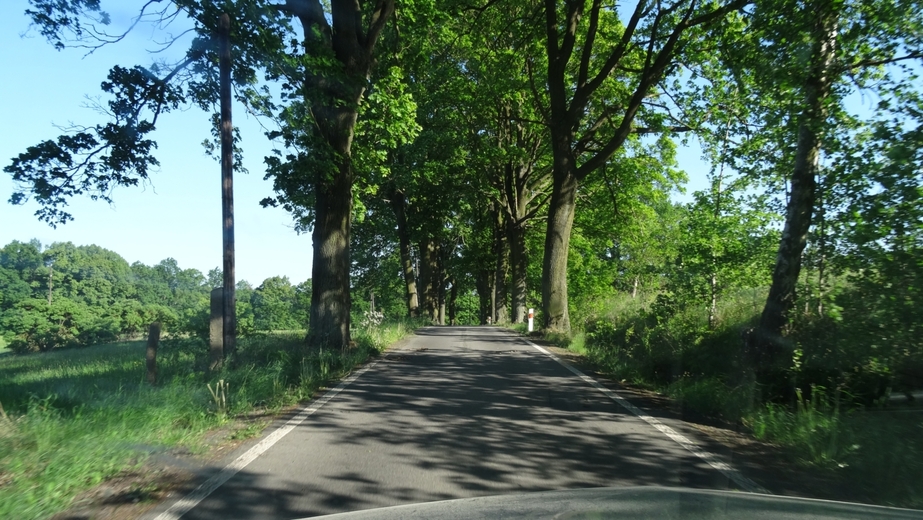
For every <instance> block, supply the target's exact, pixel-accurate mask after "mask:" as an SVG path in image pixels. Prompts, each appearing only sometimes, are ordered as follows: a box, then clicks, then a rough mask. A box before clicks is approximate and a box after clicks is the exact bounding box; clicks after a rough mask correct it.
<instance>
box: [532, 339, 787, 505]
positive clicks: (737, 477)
mask: <svg viewBox="0 0 923 520" xmlns="http://www.w3.org/2000/svg"><path fill="white" fill-rule="evenodd" d="M521 339H522V340H523V341H525V342H526V343H528V344H529V345H532V347H534V348H535V349H536V350H538V351H539V352H541V353H542V354H545V355H546V356H548V357H550V358H551V359H553V360H555V361H557V362H558V364H560V365H561V366H563V367H564V368H566V369H568V370H570V371H571V372H572V373H573V374H574V375H576V376H577V377H579V378H580V379H582V380H583V381H584V382H585V383H587V384H588V385H590V386H592V387H593V388H595V389H597V390H599V391H600V392H602V393H603V394H604V395H605V396H606V397H608V398H609V399H612V400H613V401H615V402H616V403H617V404H618V405H619V406H621V407H622V408H624V409H626V410H628V411H629V412H631V413H632V414H634V415H635V416H636V417H638V418H639V419H641V420H642V421H644V422H646V423H647V424H649V425H651V426H653V427H654V429H656V430H657V431H659V432H660V433H662V434H664V435H666V436H667V437H669V438H671V439H673V440H674V441H675V442H676V443H677V444H679V445H680V446H682V447H683V448H686V449H687V450H688V451H689V452H691V453H692V454H693V455H695V456H696V457H699V458H700V459H702V460H704V461H705V462H707V463H708V465H709V466H711V467H713V468H715V469H716V470H718V471H720V472H721V473H722V474H723V475H724V476H726V477H727V478H729V479H731V481H733V482H734V483H735V484H737V485H738V486H740V487H741V488H742V489H743V490H744V491H749V492H750V493H761V494H764V495H771V494H772V493H770V492H769V490H768V489H766V488H764V487H762V486H760V485H759V484H757V483H756V482H754V481H752V480H750V479H748V478H747V477H745V476H743V475H742V474H741V473H740V472H739V471H737V469H735V468H734V467H733V466H731V465H730V464H728V463H727V462H724V461H723V460H721V457H719V456H718V455H715V454H714V453H711V452H710V451H706V450H704V449H703V448H701V447H700V446H699V445H698V444H696V443H695V442H693V441H692V440H691V439H689V438H688V437H686V436H685V435H683V434H681V433H679V432H677V431H676V430H674V429H673V428H670V427H669V426H667V425H666V424H664V423H662V422H660V420H659V419H657V418H656V417H652V416H650V415H648V414H646V413H644V410H642V409H640V408H638V407H637V406H635V405H633V404H631V403H630V402H628V400H627V399H625V398H624V397H622V396H620V395H619V394H617V393H615V392H613V391H612V390H609V389H608V388H606V387H605V386H603V385H602V384H600V383H599V382H598V381H596V380H595V379H593V378H592V377H590V376H588V375H586V374H584V373H583V372H581V371H580V370H578V369H577V368H575V367H574V366H573V365H571V364H570V363H568V362H567V361H564V360H563V359H561V358H560V357H558V356H556V355H554V354H553V353H551V352H550V351H549V350H548V349H545V348H543V347H540V346H538V345H536V344H535V343H532V342H531V341H529V340H527V339H525V338H521Z"/></svg>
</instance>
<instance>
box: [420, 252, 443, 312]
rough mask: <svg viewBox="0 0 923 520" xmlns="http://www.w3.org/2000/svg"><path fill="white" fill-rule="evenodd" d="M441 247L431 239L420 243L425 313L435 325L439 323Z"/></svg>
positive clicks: (421, 282) (421, 280)
mask: <svg viewBox="0 0 923 520" xmlns="http://www.w3.org/2000/svg"><path fill="white" fill-rule="evenodd" d="M438 276H439V247H438V243H437V242H436V240H434V239H433V238H431V237H428V238H426V239H424V240H423V241H422V242H420V285H421V287H422V288H423V313H424V316H426V318H427V319H429V320H430V321H432V322H433V323H438V321H439V285H438V284H437V282H436V278H437V277H438Z"/></svg>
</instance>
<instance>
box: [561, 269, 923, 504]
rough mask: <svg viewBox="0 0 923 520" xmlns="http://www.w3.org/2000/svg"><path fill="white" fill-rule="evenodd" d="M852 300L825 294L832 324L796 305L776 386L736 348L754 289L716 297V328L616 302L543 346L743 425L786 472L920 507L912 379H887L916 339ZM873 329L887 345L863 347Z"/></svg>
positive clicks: (921, 447) (662, 299) (756, 302)
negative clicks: (768, 446) (788, 360)
mask: <svg viewBox="0 0 923 520" xmlns="http://www.w3.org/2000/svg"><path fill="white" fill-rule="evenodd" d="M861 290H862V288H861V286H859V285H853V284H848V285H844V286H842V287H839V288H838V289H837V290H836V291H834V292H835V293H836V294H837V295H838V296H837V297H836V298H832V299H831V300H830V302H829V305H831V306H833V307H834V308H835V309H837V311H836V312H837V318H836V319H832V318H827V319H822V318H819V317H818V316H817V315H816V312H815V313H811V312H810V311H809V312H804V306H803V305H802V306H801V309H802V313H800V314H799V318H798V319H797V320H795V325H794V326H793V327H792V329H791V330H790V332H789V336H788V338H789V340H790V341H791V344H792V345H793V349H794V351H795V353H796V354H795V355H794V359H795V362H794V363H793V364H792V365H791V366H789V367H785V368H784V369H782V370H779V371H778V372H777V373H775V374H774V375H773V378H774V379H772V378H770V379H763V380H760V381H758V380H757V378H756V377H755V375H754V374H753V373H752V372H751V371H750V365H749V364H748V363H747V360H746V357H745V355H746V354H745V349H744V348H743V345H744V339H745V336H746V334H747V332H748V331H750V330H751V329H752V327H753V326H754V324H755V323H756V321H757V320H758V319H759V309H760V306H761V304H762V302H763V299H764V298H765V294H764V292H763V291H762V290H742V291H739V292H737V293H736V294H734V295H732V296H729V297H727V298H724V299H723V300H722V301H721V304H720V305H719V307H718V309H717V311H718V316H717V317H718V320H717V324H716V326H715V327H714V328H710V327H709V323H708V313H707V312H705V311H703V308H702V306H700V305H694V304H691V303H682V302H677V301H676V299H675V296H674V297H673V298H670V300H672V302H671V301H670V300H668V297H666V296H663V295H658V296H656V297H648V298H644V297H638V298H631V297H630V296H628V295H623V296H620V297H613V298H610V299H609V300H607V307H608V308H607V309H606V310H605V312H604V313H603V315H601V316H598V317H596V318H595V319H591V320H589V321H588V324H587V326H586V330H585V332H581V333H577V334H573V335H564V334H560V333H556V334H549V335H546V339H547V340H549V341H552V342H554V343H556V344H558V345H560V346H564V347H567V348H570V349H572V350H575V351H577V352H580V353H585V355H586V356H587V358H588V360H589V361H590V362H592V363H593V364H594V365H595V366H597V367H598V368H599V369H601V370H602V371H603V372H605V373H606V374H608V375H610V376H611V377H613V378H614V379H616V380H619V381H622V382H623V383H626V384H630V385H634V386H640V387H644V388H648V389H653V390H657V391H659V392H661V393H663V394H665V395H667V396H669V397H671V398H672V400H673V401H674V403H675V405H676V406H677V407H679V408H681V409H682V410H683V412H684V414H685V415H686V416H689V417H693V418H701V419H706V420H711V421H720V422H723V423H725V424H728V425H730V426H735V425H736V427H743V428H744V429H745V430H746V431H749V432H750V433H751V434H752V435H753V436H754V437H756V438H757V439H760V440H764V441H767V442H770V443H773V444H775V445H778V446H780V447H781V448H783V449H784V451H785V452H786V453H788V454H789V456H790V458H791V462H792V464H794V465H798V466H802V467H804V468H809V469H811V470H812V471H818V472H821V473H826V474H828V475H830V476H832V477H833V478H837V479H840V481H841V482H843V485H844V486H848V489H849V490H850V491H849V492H850V493H851V496H852V497H853V499H854V500H860V501H864V502H870V503H877V504H884V505H892V506H902V507H912V508H923V491H921V489H920V487H919V485H918V480H919V475H921V474H923V409H921V408H920V407H919V405H915V403H914V402H912V401H910V402H908V401H907V399H906V397H905V396H904V395H903V390H905V389H907V390H909V389H910V388H912V387H913V386H912V385H913V381H911V380H907V379H905V378H902V377H901V376H900V374H898V373H895V372H894V371H893V370H894V369H893V367H896V366H903V367H909V366H911V365H912V363H910V362H909V361H908V358H909V357H910V354H911V353H914V355H913V356H912V359H919V358H918V357H917V355H916V354H915V353H916V352H919V350H914V349H919V346H920V344H919V341H920V340H919V339H917V338H912V337H910V336H901V335H900V331H901V330H903V329H897V330H888V329H887V327H884V326H883V324H882V323H880V322H876V320H880V319H892V318H893V317H892V318H887V316H890V315H891V313H890V312H888V310H887V308H886V306H885V305H884V304H879V312H878V313H874V314H870V313H868V312H867V307H868V300H869V299H870V298H871V296H870V295H864V297H863V295H862V294H861V293H859V291H861ZM876 331H877V332H878V334H881V335H885V334H887V335H888V337H889V338H890V339H891V340H892V341H894V343H891V344H890V345H889V344H887V343H885V342H883V341H882V342H881V343H880V344H879V345H878V346H877V347H876V348H872V349H870V348H868V344H869V343H868V342H870V341H873V340H874V334H875V332H876ZM584 338H585V339H584ZM784 388H793V389H794V392H793V393H792V394H787V393H786V392H785V391H783V390H782V389H784Z"/></svg>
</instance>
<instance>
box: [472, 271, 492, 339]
mask: <svg viewBox="0 0 923 520" xmlns="http://www.w3.org/2000/svg"><path fill="white" fill-rule="evenodd" d="M492 274H493V273H491V272H490V271H489V270H487V269H481V270H480V271H478V275H477V278H476V279H475V282H474V285H475V288H476V289H477V292H478V319H479V320H480V322H481V325H483V324H485V323H487V318H488V317H490V313H491V312H492V311H493V307H492V305H491V295H492V294H493V290H492V287H491V285H492V284H491V281H492V279H493V276H492Z"/></svg>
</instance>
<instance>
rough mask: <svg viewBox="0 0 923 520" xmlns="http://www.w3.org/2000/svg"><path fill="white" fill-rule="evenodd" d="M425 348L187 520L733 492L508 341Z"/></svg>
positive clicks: (441, 339)
mask: <svg viewBox="0 0 923 520" xmlns="http://www.w3.org/2000/svg"><path fill="white" fill-rule="evenodd" d="M460 333H461V334H460ZM418 336H419V337H418V338H415V339H414V340H413V341H411V342H409V343H408V344H407V346H406V348H405V349H404V350H401V351H395V352H392V353H391V354H390V355H389V356H388V357H386V358H384V359H383V360H382V361H381V362H380V363H379V364H378V365H377V366H375V367H374V369H373V370H371V371H369V372H368V373H366V374H364V375H363V376H362V377H360V378H359V379H358V380H356V381H355V382H353V383H352V385H350V386H349V387H348V388H347V389H346V390H345V391H344V392H343V393H341V394H340V395H338V396H336V398H335V399H334V400H332V401H331V402H330V403H328V405H327V406H325V407H324V408H322V409H321V411H320V412H318V413H317V414H316V415H314V416H312V417H311V418H310V419H308V420H307V421H306V422H304V423H303V424H301V425H300V426H299V427H298V428H296V431H295V432H293V433H292V434H290V435H289V436H288V437H286V440H285V442H284V443H288V444H287V445H288V449H290V450H295V451H296V453H291V454H290V455H285V456H281V457H280V456H279V455H274V456H273V457H277V458H279V459H280V460H274V459H273V458H272V457H270V458H268V459H266V460H262V461H261V460H258V461H257V462H258V463H259V464H257V463H254V464H251V466H250V467H248V468H246V470H245V471H244V472H241V473H240V474H238V475H237V476H236V477H235V478H233V479H232V480H231V481H229V482H228V483H227V484H226V485H225V486H223V487H222V488H221V489H219V490H218V491H217V492H216V493H215V494H214V495H212V496H211V497H210V498H209V499H208V500H206V501H205V502H203V503H202V504H201V505H200V506H199V507H198V508H197V509H195V510H193V511H192V512H191V513H190V514H189V515H187V517H188V518H222V519H224V518H256V517H259V518H296V517H304V516H313V515H321V514H329V513H334V512H341V511H352V510H358V509H367V508H373V507H382V506H389V505H396V504H404V503H414V502H425V501H432V500H442V499H450V498H462V497H470V496H481V495H497V494H504V493H522V492H529V491H540V490H550V489H567V488H586V487H601V486H618V485H662V486H682V487H701V488H712V489H727V488H728V487H729V484H728V481H727V479H726V478H725V477H723V476H722V475H721V474H720V473H718V472H717V471H715V470H713V469H711V468H710V467H709V466H707V465H706V464H705V463H704V462H703V461H702V460H700V459H698V458H696V457H695V456H693V455H692V454H690V453H689V452H687V451H685V450H684V449H682V448H681V447H679V446H678V445H677V444H676V443H674V442H673V441H671V440H669V439H667V438H666V437H665V436H663V435H662V434H660V433H659V432H657V431H656V430H654V429H653V428H651V427H650V426H648V425H647V424H645V423H643V422H641V421H640V420H638V419H637V418H636V417H634V416H632V415H630V414H627V412H624V411H623V410H622V409H621V408H619V407H618V406H617V405H615V404H614V403H612V402H611V401H609V400H608V399H607V398H606V397H604V396H602V395H601V394H599V393H598V392H597V391H596V390H594V389H592V388H590V387H589V386H587V385H586V384H585V383H583V382H582V381H580V380H579V379H577V378H575V377H573V375H572V374H570V373H569V372H568V371H567V370H566V369H564V368H563V367H561V366H559V365H558V364H556V363H554V362H553V361H551V360H549V359H548V358H547V357H545V356H542V355H540V354H538V353H536V352H535V351H534V350H532V349H531V348H530V347H527V346H524V345H522V344H521V343H519V342H517V341H516V340H515V339H513V338H512V337H510V336H509V335H506V334H504V333H502V332H500V331H491V330H490V329H487V328H467V329H462V328H427V329H424V330H422V331H420V332H419V333H418ZM284 443H283V442H280V443H279V445H277V446H276V447H275V448H273V450H277V449H282V445H283V444H284ZM269 453H270V452H267V455H268V454H269ZM297 457H305V458H306V462H303V463H296V462H294V460H293V459H294V458H297ZM286 459H288V460H286Z"/></svg>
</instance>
